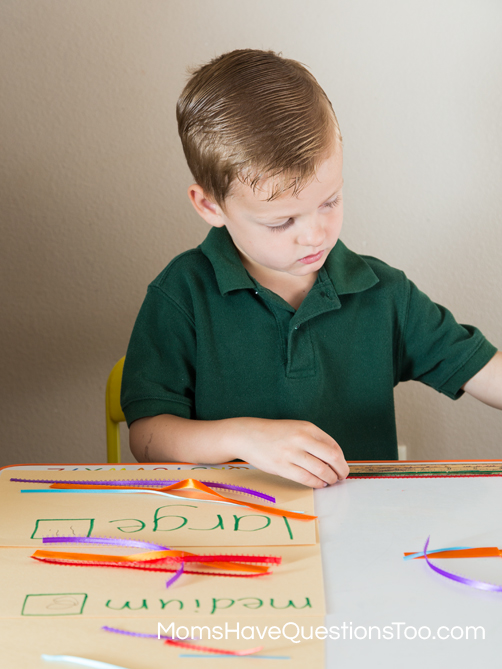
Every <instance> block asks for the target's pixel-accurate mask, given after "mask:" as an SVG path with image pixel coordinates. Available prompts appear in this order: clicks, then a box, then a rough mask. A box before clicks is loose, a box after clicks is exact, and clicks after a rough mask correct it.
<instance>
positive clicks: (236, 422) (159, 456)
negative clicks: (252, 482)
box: [129, 414, 349, 488]
mask: <svg viewBox="0 0 502 669" xmlns="http://www.w3.org/2000/svg"><path fill="white" fill-rule="evenodd" d="M129 441H130V444H131V450H132V452H133V454H134V455H135V457H136V459H137V460H139V461H140V462H200V463H204V464H217V463H221V462H228V461H229V460H233V459H234V458H241V459H242V460H246V462H249V463H250V464H251V465H253V466H254V467H258V469H261V470H263V471H264V472H268V473H269V474H277V475H279V476H283V477H284V478H288V479H291V480H292V481H296V482H297V483H303V485H307V486H310V487H312V488H323V487H324V486H326V485H331V484H332V483H336V481H338V480H341V479H344V478H346V477H347V475H348V473H349V467H348V465H347V463H346V462H345V458H344V457H343V453H342V449H341V448H340V446H339V445H338V444H337V443H336V441H335V440H334V439H332V438H331V437H330V436H329V435H328V434H326V432H323V431H322V430H321V429H320V428H318V427H316V426H315V425H313V424H312V423H308V422H307V421H303V420H272V419H268V418H251V417H243V418H223V419H221V420H207V421H206V420H191V419H189V418H181V417H179V416H173V415H170V414H161V415H159V416H151V417H145V418H139V419H138V420H136V421H134V422H133V423H132V425H131V428H130V431H129Z"/></svg>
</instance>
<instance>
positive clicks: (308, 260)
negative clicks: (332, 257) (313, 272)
mask: <svg viewBox="0 0 502 669" xmlns="http://www.w3.org/2000/svg"><path fill="white" fill-rule="evenodd" d="M323 253H324V251H319V252H318V253H314V254H313V255H311V256H305V258H300V261H299V262H302V263H304V264H305V265H310V264H311V263H313V262H317V261H318V260H320V259H321V258H322V255H323Z"/></svg>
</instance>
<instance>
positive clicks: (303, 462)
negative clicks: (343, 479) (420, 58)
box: [292, 451, 339, 485]
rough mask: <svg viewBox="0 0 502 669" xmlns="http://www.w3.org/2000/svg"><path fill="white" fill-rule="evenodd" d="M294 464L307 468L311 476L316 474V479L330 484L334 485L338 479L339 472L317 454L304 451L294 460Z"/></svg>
mask: <svg viewBox="0 0 502 669" xmlns="http://www.w3.org/2000/svg"><path fill="white" fill-rule="evenodd" d="M292 464H295V465H297V466H298V467H301V468H302V469H304V470H306V471H307V472H308V473H309V474H310V475H311V476H314V477H315V478H316V479H318V480H320V481H323V482H324V483H327V484H328V485H333V483H336V482H337V481H338V478H339V477H338V474H337V473H336V471H335V470H334V469H333V467H331V466H330V465H329V464H328V463H326V462H324V461H323V460H321V459H319V458H318V457H316V456H315V455H312V454H311V453H308V452H307V451H303V453H300V454H299V455H298V458H295V460H293V462H292Z"/></svg>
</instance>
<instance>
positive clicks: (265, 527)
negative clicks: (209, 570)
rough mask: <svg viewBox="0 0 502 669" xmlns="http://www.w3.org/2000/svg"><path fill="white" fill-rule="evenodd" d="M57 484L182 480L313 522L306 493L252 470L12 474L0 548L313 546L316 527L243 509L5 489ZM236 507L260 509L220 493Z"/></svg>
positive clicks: (2, 482) (6, 479)
mask: <svg viewBox="0 0 502 669" xmlns="http://www.w3.org/2000/svg"><path fill="white" fill-rule="evenodd" d="M14 475H15V476H16V477H19V478H26V479H38V480H40V479H53V480H59V481H69V480H78V481H82V482H86V481H89V480H103V481H109V480H121V481H123V480H124V479H134V480H141V479H158V480H160V479H186V478H199V480H202V481H214V482H221V483H231V484H232V485H239V486H243V487H246V488H253V489H257V490H259V491H260V492H264V493H267V494H269V495H272V496H274V497H276V504H275V505H271V506H276V507H279V508H283V509H288V510H291V511H298V512H302V513H306V514H309V515H313V514H314V507H313V494H312V490H311V489H310V488H306V487H305V486H302V485H300V484H297V483H294V482H292V481H289V480H287V479H283V478H280V477H277V476H272V475H270V474H265V473H263V472H260V471H258V470H251V471H249V470H235V471H234V470H232V471H221V470H207V469H204V470H201V471H200V472H199V471H198V470H193V469H190V470H169V471H165V470H162V471H155V472H152V471H146V472H134V471H128V472H110V471H106V472H81V471H79V472H44V471H37V470H34V471H28V470H23V471H21V472H13V471H11V470H9V469H6V470H3V471H2V472H1V473H0V500H1V503H2V508H8V509H14V508H15V509H16V512H15V514H13V513H6V514H2V516H1V518H0V546H40V544H41V543H42V538H43V537H44V536H91V537H99V536H107V537H115V538H123V539H136V540H139V541H148V542H152V543H156V544H160V545H163V546H180V545H183V546H187V547H193V546H223V545H224V546H279V545H290V546H296V545H304V544H315V542H316V534H315V532H316V527H315V523H316V521H302V520H294V519H291V518H284V517H282V516H273V515H266V514H265V513H260V512H257V511H253V510H252V509H247V508H246V507H243V506H233V505H228V504H219V503H214V502H201V501H198V500H194V499H182V498H169V497H163V496H160V495H154V494H150V493H145V494H137V493H133V494H109V493H104V494H98V493H85V492H82V493H74V492H71V493H66V492H53V493H36V492H30V493H21V492H20V491H21V490H41V489H48V488H49V484H35V483H16V482H11V481H10V478H11V477H13V476H14ZM219 492H221V493H222V494H224V495H225V496H228V497H231V496H235V498H236V499H238V500H241V501H246V500H248V501H251V502H253V501H254V502H256V503H260V504H267V502H264V501H263V500H260V499H258V498H256V497H251V496H248V495H244V494H238V493H232V492H230V491H220V490H219Z"/></svg>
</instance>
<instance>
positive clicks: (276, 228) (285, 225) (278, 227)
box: [269, 218, 294, 232]
mask: <svg viewBox="0 0 502 669" xmlns="http://www.w3.org/2000/svg"><path fill="white" fill-rule="evenodd" d="M293 223H294V219H293V218H288V220H287V221H286V223H283V224H282V225H274V226H273V227H270V228H269V230H272V231H273V232H280V231H281V230H287V229H288V228H289V227H290V226H292V225H293Z"/></svg>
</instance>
